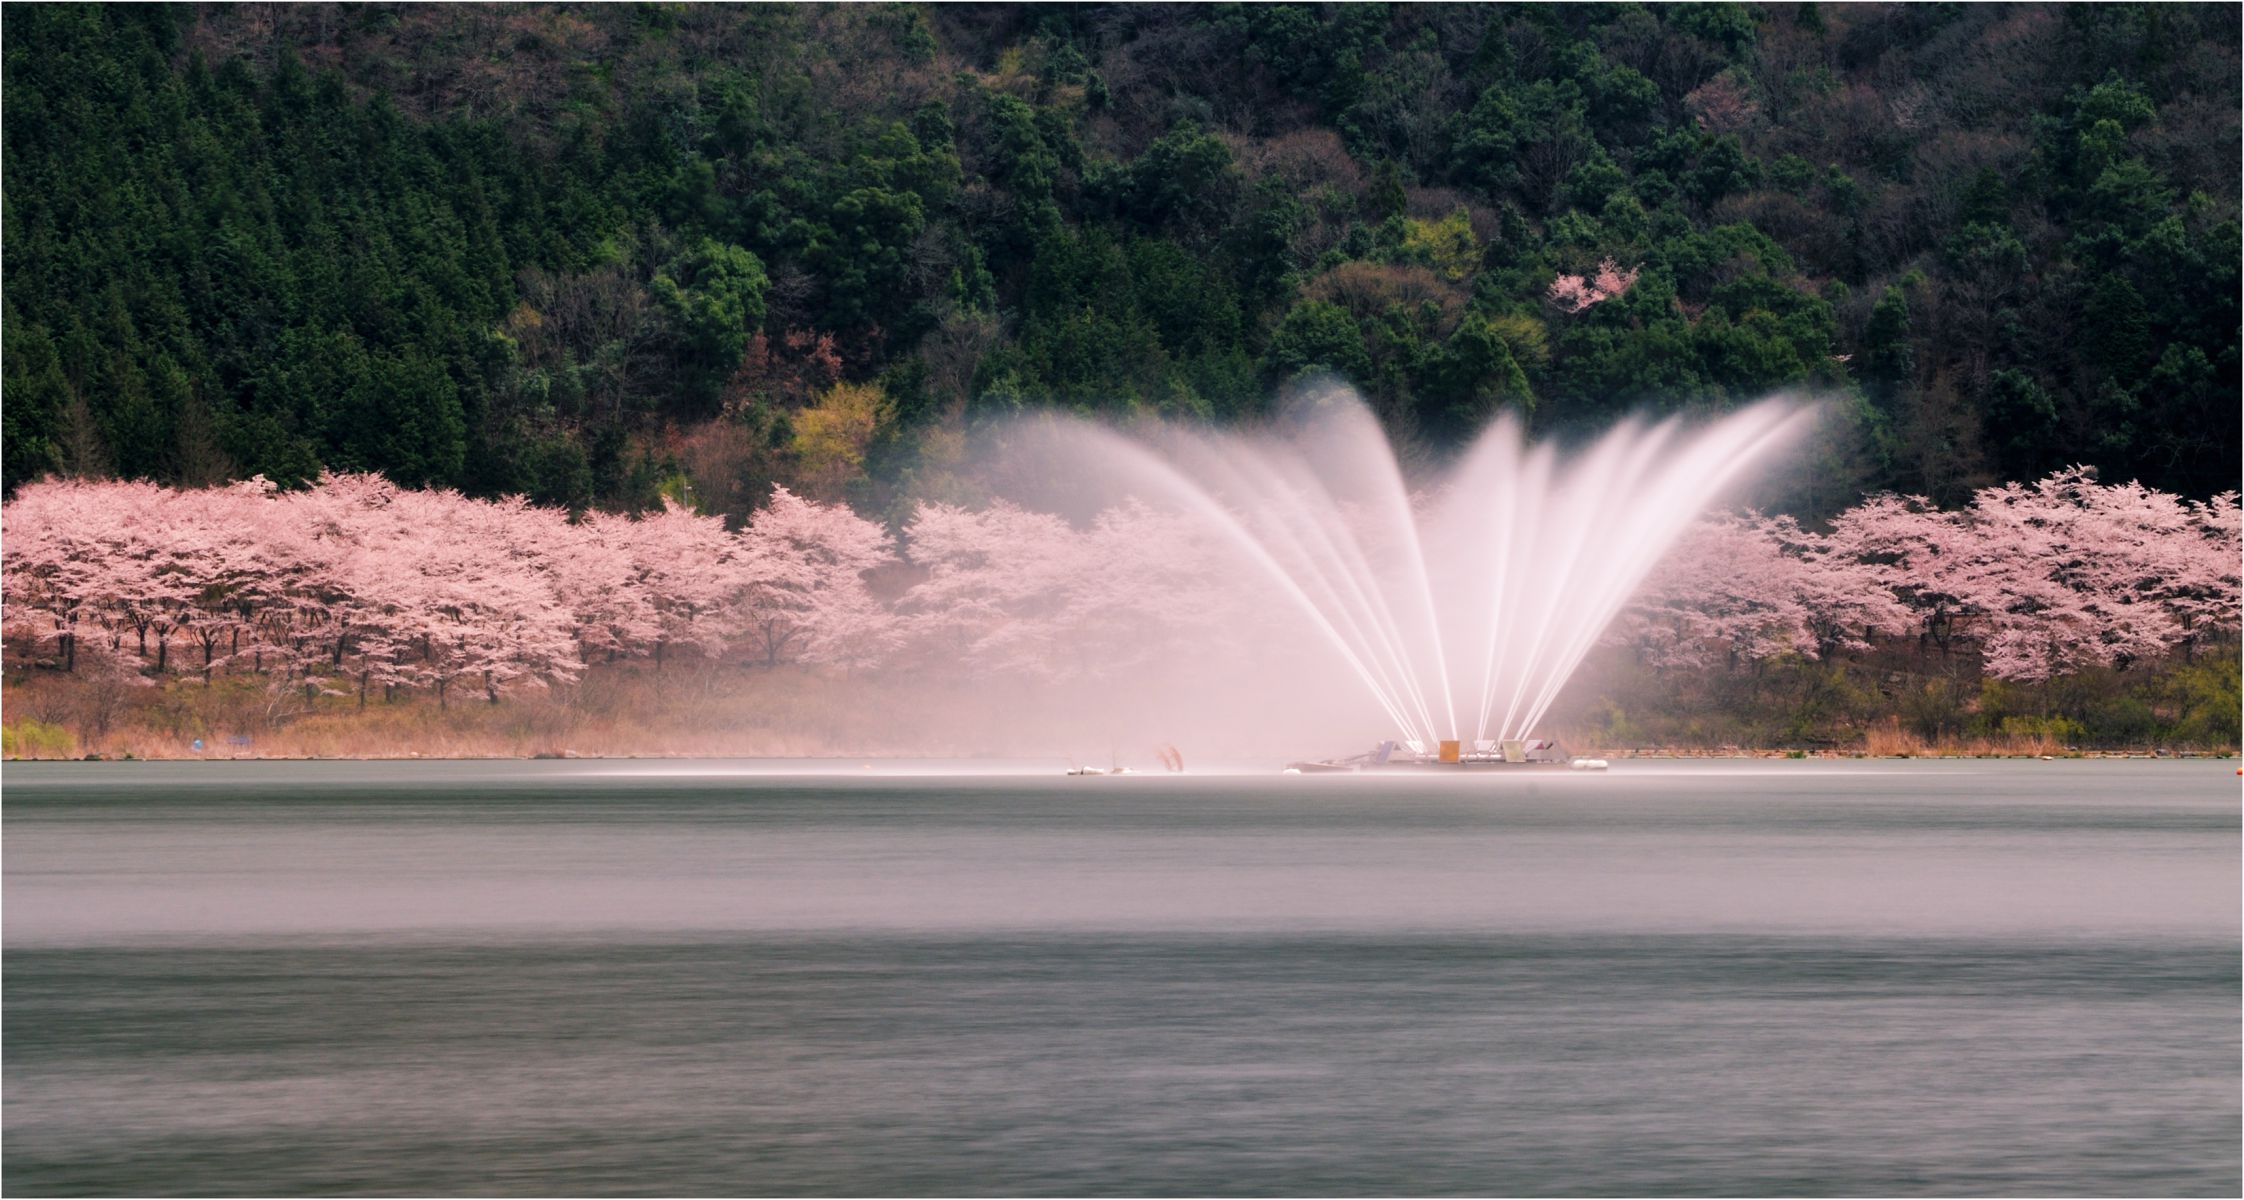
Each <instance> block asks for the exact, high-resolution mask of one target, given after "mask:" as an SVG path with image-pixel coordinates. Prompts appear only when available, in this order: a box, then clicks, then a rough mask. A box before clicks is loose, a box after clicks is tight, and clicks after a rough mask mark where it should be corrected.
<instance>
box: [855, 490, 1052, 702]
mask: <svg viewBox="0 0 2244 1200" xmlns="http://www.w3.org/2000/svg"><path fill="white" fill-rule="evenodd" d="M904 544H905V552H906V554H907V555H908V556H909V558H910V559H911V561H912V562H913V563H914V564H916V565H918V566H919V567H921V568H922V569H923V570H925V571H926V572H927V575H926V578H924V579H922V580H921V581H920V582H918V583H916V584H914V585H913V586H912V587H911V589H910V590H909V591H907V592H906V593H905V594H904V595H903V597H902V598H901V600H900V601H899V603H898V614H899V618H900V620H901V622H902V630H901V632H902V634H903V635H904V637H905V639H906V645H907V647H908V651H909V654H910V656H911V657H912V658H914V659H916V660H918V661H920V662H923V663H924V662H930V661H932V662H934V663H952V664H957V665H958V666H959V667H961V668H963V669H964V670H966V671H968V672H970V673H974V674H1017V673H1025V674H1030V675H1039V674H1044V673H1048V672H1049V671H1050V670H1051V668H1052V664H1054V663H1058V662H1062V661H1064V660H1065V658H1066V655H1067V651H1068V644H1067V643H1068V639H1069V637H1070V634H1071V630H1070V629H1069V627H1068V626H1067V624H1066V622H1065V614H1066V609H1067V604H1068V595H1069V589H1070V585H1071V582H1072V581H1073V580H1075V579H1077V578H1079V577H1080V576H1081V574H1082V572H1083V571H1084V569H1085V565H1086V564H1085V562H1084V558H1083V540H1082V538H1081V537H1079V536H1078V535H1077V533H1076V531H1075V530H1074V529H1073V528H1072V527H1071V526H1069V525H1068V523H1067V522H1066V521H1065V520H1062V519H1061V518H1059V517H1056V516H1053V515H1051V514H1049V513H1038V512H1030V511H1028V510H1026V509H1022V508H1018V507H1016V506H1014V505H1011V504H1007V503H1004V502H1002V501H999V502H996V503H992V504H991V505H990V506H989V507H987V508H984V509H980V510H974V509H967V508H962V507H958V506H955V505H949V504H922V505H920V506H919V508H918V510H917V512H916V513H915V515H914V516H913V518H912V521H911V523H910V524H909V525H907V526H906V527H905V529H904Z"/></svg>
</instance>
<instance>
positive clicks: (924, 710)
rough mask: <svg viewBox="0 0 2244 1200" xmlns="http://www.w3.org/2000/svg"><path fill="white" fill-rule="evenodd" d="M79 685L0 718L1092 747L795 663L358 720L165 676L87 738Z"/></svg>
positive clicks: (319, 750) (587, 743)
mask: <svg viewBox="0 0 2244 1200" xmlns="http://www.w3.org/2000/svg"><path fill="white" fill-rule="evenodd" d="M78 686H79V685H78V684H77V683H76V682H75V681H71V680H68V679H57V678H38V679H31V680H10V681H9V682H8V685H7V687H6V691H5V700H4V703H0V707H4V708H5V709H6V711H7V714H8V717H9V719H10V720H16V719H18V718H22V717H27V718H32V719H43V720H47V721H52V722H57V723H59V724H61V725H64V726H67V727H69V728H70V730H71V732H72V733H74V734H75V735H76V739H77V741H76V748H77V749H78V750H80V751H82V752H84V753H92V754H100V755H103V756H105V757H110V758H121V757H124V756H126V755H130V756H132V757H134V758H408V757H416V756H417V757H421V758H522V757H529V756H533V755H546V756H555V757H558V756H564V755H578V756H583V757H588V758H589V757H665V756H711V757H755V758H766V757H772V758H798V757H799V758H821V757H857V756H878V757H888V758H895V757H970V756H993V755H1020V754H1032V755H1048V754H1053V753H1057V752H1061V751H1064V750H1066V749H1068V748H1071V747H1074V748H1080V747H1082V746H1085V745H1103V744H1104V743H1105V740H1106V735H1105V734H1104V733H1103V732H1101V731H1100V730H1099V729H1098V728H1097V727H1096V726H1095V725H1086V726H1085V727H1080V728H1079V727H1077V726H1079V725H1085V723H1084V722H1082V721H1080V720H1071V718H1070V716H1069V714H1070V713H1071V712H1074V711H1075V709H1076V706H1073V705H1069V704H1052V705H1047V706H1043V707H1042V708H1041V709H1040V708H1039V706H1038V705H1036V704H1034V703H1023V701H1022V698H1021V697H1020V696H1019V695H1018V694H1010V693H1006V692H1004V691H1002V690H999V689H993V688H991V687H988V686H987V685H983V684H978V683H975V682H970V681H951V682H947V683H943V682H937V683H930V682H927V681H924V680H923V681H915V682H913V683H911V684H909V685H908V686H907V685H904V684H902V683H900V682H899V681H897V680H893V679H883V678H878V677H872V676H855V677H852V676H848V675H839V674H828V673H824V672H819V671H813V670H807V669H802V668H794V667H780V668H777V669H764V668H760V667H739V666H733V665H723V666H707V665H701V664H688V665H686V666H683V667H679V666H673V667H671V668H669V669H667V670H665V671H664V672H663V673H662V674H660V675H657V674H656V673H654V672H653V671H652V670H648V669H644V668H634V669H624V670H601V671H595V672H593V673H592V674H590V675H589V676H587V677H586V679H585V680H584V681H583V682H582V683H580V684H578V685H576V686H573V687H570V688H566V689H557V690H554V691H550V692H538V691H530V692H523V693H520V694H513V695H508V696H506V697H504V698H502V700H501V702H500V703H498V704H496V705H493V704H489V703H486V702H484V700H483V699H482V698H481V697H480V696H479V695H476V694H474V693H469V694H467V695H465V696H458V695H456V696H455V697H454V698H453V700H452V702H451V703H450V704H449V705H447V706H443V707H439V705H438V704H437V702H436V700H435V698H434V697H433V696H429V695H426V694H422V693H409V694H408V693H401V694H400V695H399V696H398V697H397V698H396V699H395V700H394V702H389V703H384V702H383V701H382V700H381V699H380V698H379V697H376V698H374V699H373V700H372V701H371V702H370V703H369V704H368V705H367V706H366V707H365V708H364V709H363V710H362V709H360V708H359V706H358V703H357V700H356V698H355V697H352V696H322V697H319V698H318V699H317V700H316V701H314V702H312V703H311V705H310V706H309V709H308V710H306V711H293V712H281V713H278V714H274V713H271V712H269V711H268V710H267V708H266V701H265V699H264V696H265V693H264V692H263V691H262V689H259V688H256V687H254V686H249V685H247V684H246V683H244V684H243V685H241V686H227V684H226V682H225V681H223V680H222V681H221V683H220V685H219V686H216V687H205V686H204V685H202V684H200V683H198V682H195V681H193V680H174V681H172V682H171V683H169V684H168V685H166V686H164V687H162V688H143V689H138V694H137V695H136V696H135V697H134V704H133V706H132V707H130V708H128V709H126V710H125V711H123V712H121V713H118V714H116V715H115V716H114V717H113V718H112V719H111V721H110V723H109V724H108V727H107V728H106V729H105V730H103V731H101V732H94V731H92V730H90V729H89V728H87V727H86V725H85V724H84V722H83V721H82V720H79V719H75V718H77V717H78V716H79V715H80V714H82V712H83V711H84V706H83V704H82V703H81V702H79V701H78V699H77V696H76V690H77V688H78ZM297 707H298V708H299V709H301V707H302V706H301V705H299V706H297ZM1024 714H1025V715H1024ZM237 737H242V738H247V739H248V742H247V744H246V745H242V744H237V743H236V742H235V741H234V740H233V739H235V738H237ZM197 738H201V739H202V740H203V743H204V748H203V749H202V750H200V751H197V750H195V749H194V748H193V743H194V741H195V739H197Z"/></svg>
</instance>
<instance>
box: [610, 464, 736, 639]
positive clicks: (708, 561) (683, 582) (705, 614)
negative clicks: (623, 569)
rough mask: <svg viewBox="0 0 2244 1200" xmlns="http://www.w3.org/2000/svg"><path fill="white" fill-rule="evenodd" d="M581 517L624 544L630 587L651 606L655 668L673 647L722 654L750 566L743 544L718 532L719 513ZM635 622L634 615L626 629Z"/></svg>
mask: <svg viewBox="0 0 2244 1200" xmlns="http://www.w3.org/2000/svg"><path fill="white" fill-rule="evenodd" d="M586 520H587V522H588V523H592V524H595V525H596V527H597V528H598V529H599V530H600V532H601V535H602V536H604V537H607V538H610V539H612V540H613V541H614V542H615V543H616V544H618V545H622V546H625V547H628V549H629V552H630V558H631V578H632V581H633V584H632V586H633V587H635V588H636V589H637V590H638V591H639V592H641V593H643V594H644V595H645V596H646V597H647V603H648V604H649V605H650V606H651V609H652V615H653V637H652V639H651V648H652V650H653V653H654V663H655V670H657V671H660V670H661V669H662V666H663V663H664V661H665V660H666V659H667V658H668V656H669V653H670V651H672V650H674V649H685V650H691V651H693V652H694V653H696V654H697V655H699V656H700V657H702V658H704V659H715V658H718V657H720V656H722V655H723V654H724V653H725V650H726V648H727V647H728V646H729V645H730V644H731V641H732V639H733V637H734V636H735V633H736V629H737V623H738V619H739V614H738V605H739V603H740V600H741V597H742V596H743V595H744V594H745V592H746V590H747V587H748V584H749V578H750V576H749V571H750V564H749V562H748V552H747V547H746V546H745V545H743V544H742V543H741V541H740V539H738V538H736V537H734V536H733V535H732V534H730V533H727V532H726V531H725V523H724V520H723V519H722V518H719V517H705V516H702V515H701V514H699V513H696V512H694V511H693V510H692V509H690V508H686V507H685V506H683V505H679V504H675V503H665V504H664V505H663V508H662V510H661V511H660V512H653V513H648V514H646V515H645V516H642V517H639V518H638V519H636V520H631V519H628V518H624V517H615V516H594V517H587V518H586ZM639 627H640V626H639V625H638V624H637V622H636V620H634V621H633V622H632V624H631V626H630V628H634V629H636V628H639Z"/></svg>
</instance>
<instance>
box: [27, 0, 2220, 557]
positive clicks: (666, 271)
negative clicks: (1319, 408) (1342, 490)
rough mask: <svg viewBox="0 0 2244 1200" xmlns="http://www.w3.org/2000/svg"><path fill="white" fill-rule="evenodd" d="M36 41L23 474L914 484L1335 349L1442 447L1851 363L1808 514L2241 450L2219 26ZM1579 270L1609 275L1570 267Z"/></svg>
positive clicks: (586, 497)
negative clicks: (1499, 431) (1000, 420)
mask: <svg viewBox="0 0 2244 1200" xmlns="http://www.w3.org/2000/svg"><path fill="white" fill-rule="evenodd" d="M4 21H5V102H6V109H7V121H6V127H5V143H6V145H5V178H6V186H7V193H6V201H7V203H6V209H5V234H6V246H7V255H6V261H5V316H4V331H5V339H6V344H5V348H4V349H5V381H4V387H5V405H4V413H5V422H6V428H5V431H4V433H5V456H6V457H5V476H6V483H7V485H8V487H9V489H10V490H11V491H12V490H13V489H14V488H16V487H18V486H20V485H21V484H23V483H24V482H25V481H27V480H30V479H32V478H35V477H37V476H40V475H42V474H47V473H61V474H65V475H71V476H78V477H91V478H99V477H103V476H111V475H114V476H121V477H127V478H142V479H150V480H158V481H163V482H168V483H183V484H206V483H212V482H217V481H221V480H224V479H228V478H237V477H245V476H248V475H250V474H263V475H265V476H267V477H269V478H271V479H274V480H277V481H281V482H283V483H287V484H298V483H302V482H306V481H309V480H312V479H314V478H316V477H317V476H318V474H319V473H320V471H321V470H322V469H329V470H336V471H380V472H382V473H384V474H386V475H387V476H389V477H390V478H391V479H394V480H396V481H399V482H401V483H405V484H409V485H418V484H436V485H443V486H450V487H456V488H460V489H464V490H465V491H467V492H469V493H471V494H476V495H485V496H496V495H502V494H511V493H521V494H525V495H527V496H529V497H531V498H532V499H534V500H536V501H538V502H540V503H545V504H558V505H566V506H569V507H571V508H578V509H582V508H585V507H588V506H598V507H607V508H617V509H626V510H645V509H649V508H653V507H655V506H657V504H658V502H659V500H658V498H659V497H660V496H661V495H664V494H668V495H669V496H671V497H672V498H675V499H679V500H684V501H687V502H689V503H691V504H693V505H694V506H696V507H698V508H700V509H701V510H702V511H704V512H708V513H719V514H723V515H725V516H727V517H728V518H730V519H731V520H732V521H733V522H734V523H735V524H738V523H739V522H740V521H742V520H745V519H746V517H747V516H748V514H749V513H750V512H752V511H753V510H754V509H755V507H756V506H757V505H758V504H759V503H761V501H762V500H763V498H764V497H765V496H766V495H767V494H768V493H769V489H770V485H771V484H772V483H773V482H784V483H792V484H794V485H795V486H796V487H797V489H798V490H799V491H800V492H801V493H802V494H804V495H807V496H810V497H812V498H815V499H820V500H832V499H837V498H848V499H851V500H853V501H855V502H857V503H858V505H859V506H860V508H863V509H864V510H865V511H868V512H875V513H879V514H885V515H888V516H891V517H896V518H901V517H902V516H903V515H904V514H906V513H908V512H910V511H911V505H912V503H913V502H914V501H917V500H921V499H938V500H940V499H945V498H957V497H958V496H960V495H961V494H962V493H961V490H960V487H959V484H958V482H957V480H956V478H955V472H956V470H957V468H958V467H959V464H960V461H961V458H962V455H963V447H964V446H965V445H966V444H967V441H968V439H969V438H970V437H971V435H972V434H973V433H974V432H975V430H976V429H977V427H978V426H980V425H981V424H983V423H985V422H986V421H987V420H988V419H989V418H991V417H993V416H1002V415H1005V414H1008V413H1012V412H1015V411H1017V410H1019V409H1021V408H1024V407H1033V406H1039V405H1059V406H1065V407H1068V408H1071V409H1077V410H1089V411H1101V412H1109V413H1133V412H1145V411H1151V412H1158V413H1162V414H1170V415H1198V416H1205V417H1209V418H1213V419H1217V420H1232V419H1238V418H1242V417H1250V416H1253V415H1255V414H1257V413H1259V412H1260V411H1262V410H1263V409H1264V408H1265V406H1266V405H1267V404H1268V403H1269V402H1270V399H1271V397H1273V396H1274V395H1276V394H1277V393H1278V392H1279V391H1280V390H1281V389H1282V388H1283V387H1284V385H1286V384H1287V382H1288V381H1289V380H1291V379H1293V378H1294V377H1296V376H1297V375H1300V374H1301V373H1303V372H1312V371H1324V370H1330V371H1336V372H1338V373H1340V374H1342V375H1344V376H1346V377H1347V378H1349V379H1350V380H1352V381H1353V382H1355V383H1356V384H1357V385H1358V386H1359V387H1360V388H1361V389H1362V390H1363V391H1364V392H1365V394H1366V395H1368V396H1369V397H1371V398H1372V400H1373V402H1374V403H1375V405H1376V406H1377V408H1378V410H1379V412H1380V415H1381V417H1382V419H1383V420H1384V421H1385V422H1386V423H1387V425H1388V426H1389V427H1390V429H1391V430H1392V431H1394V432H1395V433H1397V434H1398V435H1400V436H1402V437H1404V438H1405V439H1408V440H1413V441H1415V442H1417V443H1418V444H1419V445H1421V446H1423V447H1425V448H1426V449H1428V450H1430V451H1433V452H1439V451H1440V450H1441V449H1443V448H1444V447H1446V446H1448V445H1453V444H1454V443H1455V440H1456V439H1457V438H1458V436H1459V435H1460V434H1461V433H1462V432H1464V431H1466V430H1468V429H1470V428H1472V427H1474V426H1476V425H1477V424H1479V423H1480V422H1481V421H1482V420H1484V419H1485V418H1486V416H1487V415H1488V414H1489V413H1490V412H1492V411H1493V410H1494V409H1496V408H1497V407H1498V406H1512V407H1514V408H1517V409H1519V410H1523V411H1526V412H1528V413H1530V414H1531V419H1532V421H1533V422H1534V423H1535V424H1536V426H1538V427H1539V428H1542V429H1546V430H1560V431H1563V430H1565V429H1568V428H1575V427H1590V426H1595V425H1599V424H1602V423H1604V422H1606V421H1609V420H1610V419H1611V417H1612V415H1613V414H1614V413H1616V412H1618V411H1620V410H1623V409H1626V408H1632V407H1637V406H1649V407H1652V408H1658V409H1670V408H1675V407H1688V406H1711V407H1723V406H1728V405H1730V404H1733V403H1736V402H1738V401H1741V400H1743V399H1746V398H1750V397H1754V396H1757V395H1760V394H1762V393H1765V392H1767V391H1770V390H1772V389H1776V388H1781V387H1786V386H1791V385H1804V386H1810V387H1815V388H1819V389H1826V390H1829V391H1832V392H1834V393H1836V394H1838V395H1840V396H1842V397H1844V400H1843V401H1842V402H1841V403H1840V404H1839V405H1837V406H1836V407H1835V409H1834V414H1835V415H1834V418H1833V422H1832V426H1831V428H1830V430H1829V433H1828V436H1827V437H1826V438H1825V440H1824V442H1823V445H1822V449H1821V451H1820V461H1819V462H1818V463H1817V464H1816V469H1815V470H1814V471H1813V472H1812V486H1803V487H1802V488H1800V489H1799V491H1798V494H1796V495H1793V496H1790V497H1787V498H1786V500H1787V505H1788V507H1790V508H1792V509H1793V510H1794V511H1796V512H1798V513H1800V515H1802V516H1805V517H1808V518H1810V519H1820V518H1823V517H1828V516H1830V515H1832V514H1833V513H1835V512H1837V511H1839V510H1840V509H1843V508H1845V507H1846V506H1848V505H1850V504H1852V503H1853V502H1854V501H1855V500H1856V499H1858V498H1859V497H1860V495H1861V494H1863V493H1865V492H1867V491H1873V490H1878V489H1882V488H1894V489H1898V490H1900V491H1903V492H1907V493H1913V494H1923V495H1927V496H1930V497H1932V498H1933V499H1935V500H1936V501H1941V502H1948V503H1954V502H1960V501H1962V500H1964V499H1966V498H1968V497H1969V495H1970V494H1971V493H1972V491H1973V490H1974V489H1975V488H1977V487H1980V486H1983V485H1985V484H1988V483H1991V482H1994V481H1996V480H1998V479H2024V478H2034V477H2039V476H2041V475H2044V474H2046V473H2047V472H2049V471H2052V470H2055V469H2058V468H2060V467H2063V466H2067V465H2069V464H2073V463H2076V462H2085V463H2088V464H2091V465H2094V466H2097V467H2099V468H2101V470H2102V474H2103V477H2104V478H2106V479H2114V480H2120V479H2130V478H2135V479H2140V480H2142V481H2143V482H2144V483H2146V484H2148V485H2150V486H2153V487H2156V488H2161V489H2165V490H2168V491H2172V492H2177V493H2181V494H2185V495H2192V496H2199V497H2204V496H2210V495H2212V494H2215V493H2217V492H2220V491H2224V490H2227V489H2228V488H2231V487H2233V486H2234V484H2235V479H2236V476H2235V471H2236V463H2237V460H2238V454H2239V439H2238V422H2237V418H2236V396H2237V394H2238V311H2237V292H2238V259H2239V238H2238V174H2237V166H2236V164H2237V161H2238V112H2239V101H2238V71H2237V63H2238V23H2237V21H2236V18H2235V12H2234V10H2233V9H2231V8H2225V7H2220V6H2212V5H2204V6H2180V5H2175V6H2168V5H2074V6H2062V7H2060V6H2047V7H2044V6H1992V5H1987V6H1981V5H1950V4H1920V5H1890V6H1889V5H1875V6H1873V5H1843V6H1842V5H1834V6H1817V5H1814V4H1801V5H1791V4H1784V5H1770V6H1742V5H1736V4H1705V5H1690V6H1673V7H1670V6H1647V5H1636V4H1613V5H1563V6H1560V5H1552V6H1528V5H1520V6H1507V5H1474V6H1401V5H1397V6H1393V7H1389V6H1386V5H1373V4H1363V5H1329V6H1328V5H1314V6H1312V5H1255V6H1245V5H1209V6H1194V7H1169V6H1155V5H1139V6H1112V7H1109V6H1095V5H1068V6H1045V7H1017V8H1016V7H1003V6H955V7H954V6H926V7H922V6H913V5H878V6H852V7H834V8H827V7H787V6H764V5H740V6H733V5H723V6H719V5H708V6H672V5H662V6H654V5H637V6H620V5H619V6H587V7H581V8H579V7H567V6H539V5H523V6H508V7H496V6H492V7H484V6H389V5H341V6H303V7H290V6H279V5H256V6H247V5H244V6H194V7H189V6H162V7H156V6H150V7H138V6H107V7H88V6H77V5H16V6H11V7H9V8H8V9H7V10H6V13H5V16H4ZM1601 265H1602V266H1603V268H1604V269H1605V270H1606V271H1607V272H1610V273H1611V277H1613V278H1620V277H1622V276H1626V277H1627V278H1628V279H1629V280H1630V284H1631V286H1627V287H1626V288H1625V291H1623V292H1620V293H1615V294H1612V295H1611V296H1610V297H1609V298H1604V297H1600V302H1596V303H1584V302H1582V301H1584V300H1585V298H1586V297H1587V296H1588V295H1589V293H1588V292H1587V291H1580V290H1577V291H1572V292H1569V291H1566V290H1565V288H1564V286H1563V279H1562V277H1577V286H1578V287H1579V288H1590V287H1593V286H1594V285H1592V284H1588V283H1583V282H1581V280H1586V279H1588V278H1590V277H1593V276H1596V274H1597V272H1599V270H1600V267H1601ZM1554 284H1557V285H1561V286H1560V287H1559V288H1558V289H1557V290H1554Z"/></svg>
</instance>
